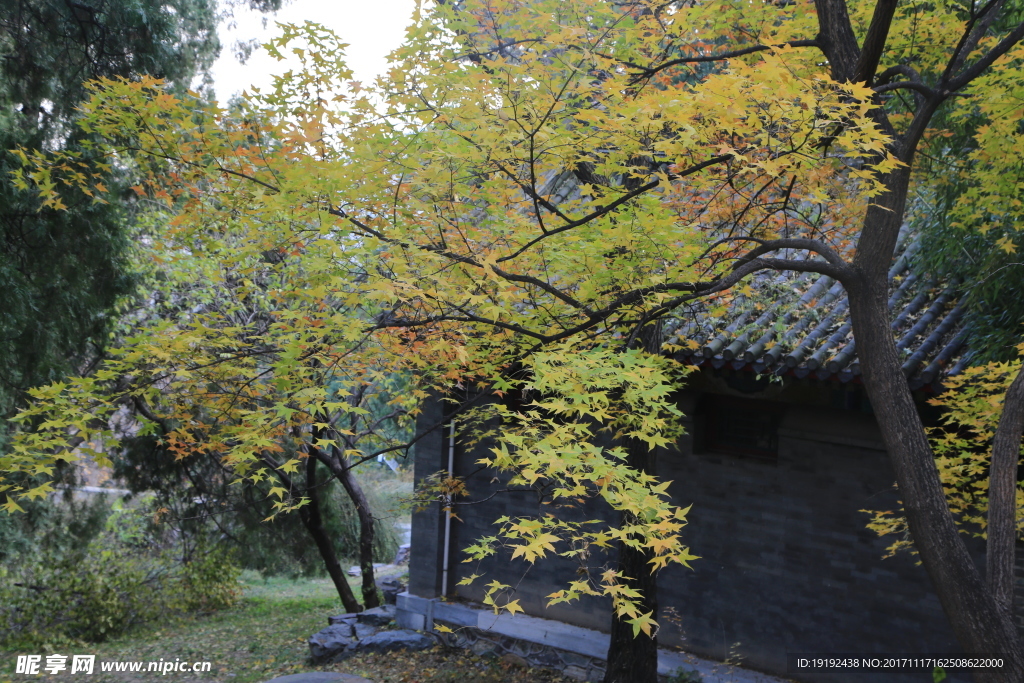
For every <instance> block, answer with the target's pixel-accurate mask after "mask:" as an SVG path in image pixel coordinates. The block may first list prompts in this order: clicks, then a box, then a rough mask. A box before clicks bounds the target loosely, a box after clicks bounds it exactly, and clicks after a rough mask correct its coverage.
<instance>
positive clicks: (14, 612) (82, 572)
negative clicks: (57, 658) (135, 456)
mask: <svg viewBox="0 0 1024 683" xmlns="http://www.w3.org/2000/svg"><path fill="white" fill-rule="evenodd" d="M151 520H152V515H150V514H149V513H148V511H147V507H146V506H145V505H141V506H136V507H135V508H133V509H131V510H125V511H119V513H118V514H114V515H111V516H110V517H109V518H108V524H107V530H106V532H105V533H104V534H103V535H102V536H100V537H98V538H97V539H95V540H94V541H93V542H92V543H90V544H89V545H88V546H86V547H85V548H84V549H81V550H63V549H60V548H58V549H55V550H46V551H42V552H37V553H34V554H32V555H28V556H26V555H21V556H19V558H18V559H17V561H14V562H8V563H7V564H6V565H5V566H2V567H0V644H3V645H6V646H14V647H20V648H26V647H30V646H38V645H43V644H49V645H55V644H60V643H71V642H81V641H87V642H101V641H104V640H107V639H109V638H112V637H115V636H118V635H120V634H123V633H125V632H126V631H128V630H129V629H131V628H134V627H136V626H138V625H140V624H144V623H146V622H151V621H155V620H157V619H163V618H166V617H167V616H168V615H170V614H174V613H180V612H186V611H189V612H194V611H203V612H208V611H212V610H217V609H224V608H227V607H231V606H232V605H234V604H235V603H236V602H237V600H238V599H239V597H240V590H239V583H238V577H239V569H238V568H237V567H236V566H235V565H234V564H233V563H232V561H231V558H230V557H229V555H228V554H227V553H226V552H225V551H224V549H223V548H219V547H210V548H208V547H207V546H206V545H205V544H204V545H201V546H200V547H199V548H197V549H195V550H193V552H192V553H191V554H190V557H189V561H187V562H182V561H181V560H180V559H179V557H180V555H179V551H180V549H179V548H177V547H175V546H174V545H171V546H170V547H165V548H161V547H159V545H158V544H157V543H156V539H159V538H160V534H159V533H158V532H154V531H153V529H154V528H155V525H153V524H152V523H151Z"/></svg>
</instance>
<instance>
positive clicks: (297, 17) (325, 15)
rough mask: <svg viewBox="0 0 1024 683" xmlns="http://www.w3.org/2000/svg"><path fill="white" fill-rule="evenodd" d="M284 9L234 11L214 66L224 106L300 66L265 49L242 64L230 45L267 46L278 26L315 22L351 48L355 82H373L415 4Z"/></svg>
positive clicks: (298, 1)
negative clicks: (274, 11)
mask: <svg viewBox="0 0 1024 683" xmlns="http://www.w3.org/2000/svg"><path fill="white" fill-rule="evenodd" d="M284 5H285V6H284V7H282V8H281V10H280V11H279V12H277V14H276V15H274V14H268V15H263V14H261V13H260V12H253V11H250V10H248V9H243V8H242V7H239V8H237V9H236V10H235V17H234V24H235V26H233V27H229V26H227V25H225V24H221V26H220V39H221V44H222V45H223V46H224V47H223V49H222V51H221V55H220V58H219V59H218V60H217V62H216V63H215V64H214V66H213V79H214V89H215V90H216V93H217V99H218V100H219V101H220V102H227V100H228V99H229V98H230V97H231V96H232V95H233V94H236V93H240V92H241V91H242V90H245V89H246V88H248V87H249V86H256V87H269V86H270V82H271V77H272V76H273V75H274V74H280V73H284V72H286V71H288V70H289V69H292V68H296V67H297V63H296V62H291V63H290V62H289V60H285V61H281V62H278V61H277V60H275V59H273V58H271V57H270V56H269V55H268V54H267V53H266V51H265V50H262V49H258V50H256V51H254V52H253V53H252V55H251V56H250V57H249V59H248V61H247V62H246V63H245V64H244V65H242V64H239V63H238V60H237V59H236V58H235V55H234V49H233V47H232V46H233V45H234V44H235V42H236V41H238V40H248V39H250V38H257V39H259V41H260V42H261V43H262V42H265V41H266V40H268V39H269V38H272V37H274V36H275V35H277V32H278V29H277V27H276V26H275V25H274V22H275V21H279V22H282V23H296V24H301V23H302V22H304V21H306V20H311V21H316V22H319V23H321V24H323V25H325V26H327V27H329V28H331V29H333V30H334V31H335V33H337V34H338V35H339V36H340V37H341V39H342V40H343V41H344V42H346V43H349V48H348V50H347V53H346V55H347V61H348V65H349V67H351V68H352V70H353V71H354V72H355V73H354V78H355V80H357V81H362V82H364V83H369V82H372V81H373V78H374V77H375V76H376V75H377V74H379V73H381V72H382V71H384V67H385V65H386V64H387V59H386V57H387V54H388V53H389V52H391V51H392V50H393V49H395V48H396V47H398V45H399V44H400V43H401V42H402V38H403V37H404V36H405V28H406V26H407V25H408V24H409V20H410V18H411V17H412V13H413V11H414V10H415V8H416V0H371V1H369V2H368V1H367V0H285V3H284ZM264 17H266V18H267V22H266V24H267V26H266V28H264V27H263V19H264Z"/></svg>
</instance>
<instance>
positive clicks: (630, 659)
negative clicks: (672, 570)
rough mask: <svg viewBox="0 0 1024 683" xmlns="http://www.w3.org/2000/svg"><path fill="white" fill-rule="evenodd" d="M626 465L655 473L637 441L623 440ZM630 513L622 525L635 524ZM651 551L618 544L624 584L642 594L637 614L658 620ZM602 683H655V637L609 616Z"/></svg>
mask: <svg viewBox="0 0 1024 683" xmlns="http://www.w3.org/2000/svg"><path fill="white" fill-rule="evenodd" d="M626 453H627V459H626V464H627V465H628V466H629V467H631V468H633V469H636V470H640V471H642V472H646V473H648V474H654V452H653V451H651V450H650V449H649V448H648V447H647V444H645V443H644V442H642V441H638V440H636V439H627V441H626ZM635 522H636V519H634V518H632V515H631V513H628V512H624V513H622V523H623V524H630V523H635ZM652 557H653V555H652V554H651V553H650V552H645V551H643V550H637V549H635V548H631V547H629V546H627V545H625V544H624V543H619V573H620V574H621V575H622V576H624V577H629V578H628V579H624V581H623V582H624V583H625V584H626V585H627V586H629V587H630V588H635V589H636V590H638V591H640V592H641V594H642V595H643V599H642V601H641V607H640V611H641V613H643V614H646V613H647V612H652V613H653V614H652V617H653V618H654V619H657V618H658V579H657V577H656V575H655V574H653V573H652V572H651V565H650V564H649V562H650V560H651V558H652ZM604 683H658V637H657V634H655V635H654V636H650V637H649V636H647V635H645V634H644V633H640V634H638V635H636V636H634V635H633V627H632V625H630V624H628V623H627V622H626V621H625V620H624V619H620V618H619V617H616V616H615V615H614V614H613V615H612V628H611V643H610V645H609V647H608V668H607V669H605V673H604Z"/></svg>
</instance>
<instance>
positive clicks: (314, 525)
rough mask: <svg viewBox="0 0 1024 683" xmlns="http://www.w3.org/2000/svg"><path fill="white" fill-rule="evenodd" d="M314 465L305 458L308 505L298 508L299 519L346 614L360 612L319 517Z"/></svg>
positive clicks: (311, 458)
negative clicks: (311, 538)
mask: <svg viewBox="0 0 1024 683" xmlns="http://www.w3.org/2000/svg"><path fill="white" fill-rule="evenodd" d="M316 465H317V459H316V458H315V457H313V456H312V455H310V456H308V457H307V458H306V492H305V493H306V497H307V498H309V503H308V504H306V505H303V506H302V507H300V508H299V518H300V519H301V520H302V523H303V524H304V525H305V527H306V530H307V531H308V532H309V535H310V536H312V537H313V542H314V543H316V548H317V550H318V551H320V557H321V558H322V559H323V561H324V567H326V568H327V573H328V574H329V575H330V577H331V581H333V582H334V587H335V589H337V591H338V597H339V598H341V604H342V605H344V606H345V611H346V612H361V611H363V606H362V605H360V604H359V602H358V601H357V600H356V596H355V595H354V594H353V593H352V587H351V586H349V585H348V579H346V578H345V572H344V571H342V568H341V564H339V563H338V555H337V553H335V552H334V544H333V543H331V537H330V536H329V535H328V534H327V530H326V529H325V528H324V523H323V519H322V518H321V516H320V493H319V491H318V490H317V486H316Z"/></svg>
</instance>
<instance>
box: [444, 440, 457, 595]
mask: <svg viewBox="0 0 1024 683" xmlns="http://www.w3.org/2000/svg"><path fill="white" fill-rule="evenodd" d="M454 476H455V420H452V421H451V422H449V423H448V478H449V479H451V478H452V477H454ZM451 504H452V501H449V505H451ZM451 513H452V510H450V509H449V510H448V511H447V512H446V513H445V516H444V555H443V557H442V565H441V597H442V598H444V597H447V596H448V556H449V554H450V553H449V545H450V544H451V539H452V515H451Z"/></svg>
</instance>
